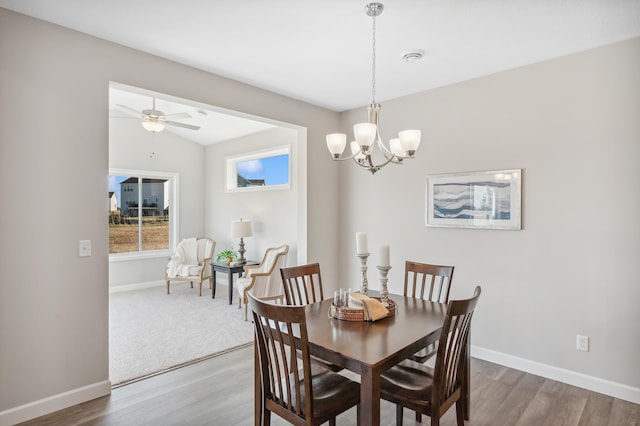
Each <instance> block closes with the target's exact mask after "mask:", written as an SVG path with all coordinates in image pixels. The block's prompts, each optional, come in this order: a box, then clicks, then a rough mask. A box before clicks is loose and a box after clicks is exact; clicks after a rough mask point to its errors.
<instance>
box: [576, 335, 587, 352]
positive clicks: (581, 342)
mask: <svg viewBox="0 0 640 426" xmlns="http://www.w3.org/2000/svg"><path fill="white" fill-rule="evenodd" d="M576 349H577V350H579V351H585V352H589V336H582V335H581V334H576Z"/></svg>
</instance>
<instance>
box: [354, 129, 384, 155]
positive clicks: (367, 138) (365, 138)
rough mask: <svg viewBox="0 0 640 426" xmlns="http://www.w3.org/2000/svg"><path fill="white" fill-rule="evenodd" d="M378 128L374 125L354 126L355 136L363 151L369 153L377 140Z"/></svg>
mask: <svg viewBox="0 0 640 426" xmlns="http://www.w3.org/2000/svg"><path fill="white" fill-rule="evenodd" d="M377 129H378V126H376V125H375V124H373V123H358V124H356V125H354V126H353V134H354V136H355V138H356V142H358V145H360V147H362V150H363V151H365V152H366V151H368V150H369V147H370V146H371V144H372V143H373V141H374V140H375V138H376V131H377Z"/></svg>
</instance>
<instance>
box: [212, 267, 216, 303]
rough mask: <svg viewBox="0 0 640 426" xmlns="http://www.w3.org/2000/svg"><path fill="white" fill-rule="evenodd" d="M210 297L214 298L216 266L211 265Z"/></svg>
mask: <svg viewBox="0 0 640 426" xmlns="http://www.w3.org/2000/svg"><path fill="white" fill-rule="evenodd" d="M211 298H212V299H215V298H216V268H214V267H213V265H211Z"/></svg>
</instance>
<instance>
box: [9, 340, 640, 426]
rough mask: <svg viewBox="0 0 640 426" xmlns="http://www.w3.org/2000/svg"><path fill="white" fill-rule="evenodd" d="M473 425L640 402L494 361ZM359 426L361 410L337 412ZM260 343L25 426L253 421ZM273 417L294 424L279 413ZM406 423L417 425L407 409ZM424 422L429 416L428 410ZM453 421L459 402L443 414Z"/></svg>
mask: <svg viewBox="0 0 640 426" xmlns="http://www.w3.org/2000/svg"><path fill="white" fill-rule="evenodd" d="M471 368H472V370H471V372H472V378H471V388H472V395H471V421H469V422H467V423H466V424H467V425H473V426H485V425H486V426H540V425H544V426H556V425H558V426H560V425H562V426H565V425H580V426H634V425H638V426H640V405H637V404H632V403H630V402H626V401H622V400H619V399H615V398H612V397H609V396H605V395H601V394H598V393H595V392H589V391H587V390H584V389H581V388H577V387H574V386H570V385H566V384H563V383H559V382H555V381H552V380H548V379H544V378H542V377H538V376H534V375H532V374H527V373H523V372H521V371H518V370H513V369H510V368H506V367H502V366H499V365H496V364H492V363H490V362H486V361H482V360H478V359H473V360H472V364H471ZM381 417H382V422H381V423H382V424H383V425H393V424H395V407H394V406H393V405H392V404H390V403H388V402H386V401H382V402H381ZM337 423H338V425H344V426H355V423H356V413H355V409H352V410H350V411H347V412H346V413H344V414H342V415H341V416H340V417H338V419H337ZM252 424H253V348H252V347H246V348H242V349H238V350H236V351H232V352H228V353H226V354H223V355H220V356H217V357H214V358H211V359H208V360H205V361H201V362H198V363H195V364H192V365H189V366H186V367H183V368H179V369H177V370H173V371H170V372H168V373H164V374H161V375H158V376H154V377H151V378H148V379H145V380H141V381H139V382H135V383H131V384H128V385H125V386H122V387H119V388H116V389H113V391H112V394H111V395H110V396H106V397H103V398H98V399H95V400H93V401H89V402H86V403H83V404H80V405H77V406H74V407H70V408H67V409H65V410H61V411H59V412H56V413H52V414H50V415H47V416H43V417H40V418H38V419H34V420H31V421H28V422H25V423H21V425H51V426H57V425H64V426H70V425H101V426H114V425H118V426H120V425H127V426H130V425H154V426H158V425H160V426H163V425H219V426H227V425H247V426H248V425H252ZM272 424H273V425H275V426H281V425H286V424H287V423H286V422H284V421H283V420H282V419H280V418H279V417H277V416H273V421H272ZM404 424H405V425H409V426H411V425H416V424H419V423H416V422H415V418H414V414H413V412H410V411H408V410H405V415H404ZM422 424H423V425H428V424H429V418H428V417H426V416H425V417H423V419H422ZM441 424H442V425H443V426H453V425H455V424H456V421H455V409H453V408H452V409H450V410H449V412H447V414H446V415H445V416H444V417H443V419H442V422H441Z"/></svg>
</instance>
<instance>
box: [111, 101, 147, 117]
mask: <svg viewBox="0 0 640 426" xmlns="http://www.w3.org/2000/svg"><path fill="white" fill-rule="evenodd" d="M116 105H117V106H119V107H120V108H124V109H126V110H127V111H129V112H131V113H132V114H135V115H137V116H138V117H141V116H142V113H141V112H140V111H136V110H135V109H133V108H131V107H128V106H126V105H121V104H116Z"/></svg>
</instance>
